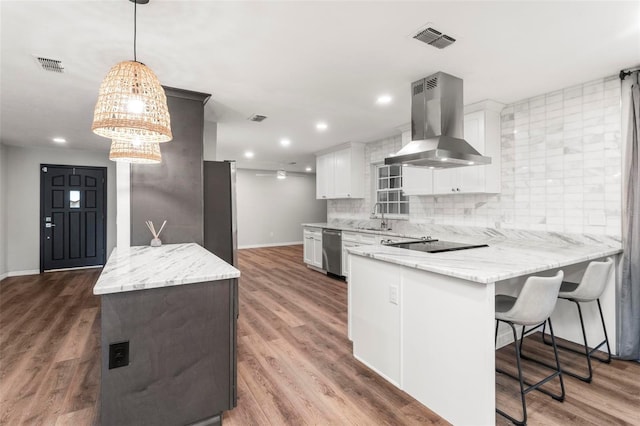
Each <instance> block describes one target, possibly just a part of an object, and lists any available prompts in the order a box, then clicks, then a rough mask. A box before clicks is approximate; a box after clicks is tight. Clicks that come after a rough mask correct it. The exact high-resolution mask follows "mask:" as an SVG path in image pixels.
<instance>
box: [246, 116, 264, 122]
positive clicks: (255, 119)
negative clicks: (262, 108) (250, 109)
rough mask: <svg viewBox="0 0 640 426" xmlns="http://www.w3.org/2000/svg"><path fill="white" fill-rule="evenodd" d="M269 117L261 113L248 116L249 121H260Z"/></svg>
mask: <svg viewBox="0 0 640 426" xmlns="http://www.w3.org/2000/svg"><path fill="white" fill-rule="evenodd" d="M266 119H267V116H266V115H260V114H253V115H252V116H251V117H249V118H248V120H249V121H255V122H257V123H260V122H261V121H264V120H266Z"/></svg>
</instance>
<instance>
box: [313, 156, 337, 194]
mask: <svg viewBox="0 0 640 426" xmlns="http://www.w3.org/2000/svg"><path fill="white" fill-rule="evenodd" d="M334 178H335V176H334V155H333V153H332V152H331V153H329V154H324V155H320V156H319V157H317V158H316V198H317V199H327V198H333V193H334V192H335V186H334Z"/></svg>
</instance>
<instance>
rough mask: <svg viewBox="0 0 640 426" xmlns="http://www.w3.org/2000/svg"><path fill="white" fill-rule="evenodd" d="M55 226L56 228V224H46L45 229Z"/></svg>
mask: <svg viewBox="0 0 640 426" xmlns="http://www.w3.org/2000/svg"><path fill="white" fill-rule="evenodd" d="M54 226H56V224H55V223H45V224H44V227H45V228H53V227H54Z"/></svg>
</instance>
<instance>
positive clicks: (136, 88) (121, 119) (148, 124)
mask: <svg viewBox="0 0 640 426" xmlns="http://www.w3.org/2000/svg"><path fill="white" fill-rule="evenodd" d="M91 130H93V132H94V133H95V134H97V135H100V136H104V137H105V138H109V139H117V140H121V141H131V142H133V141H139V142H168V141H170V140H171V139H172V138H173V135H172V134H171V123H170V118H169V109H168V108H167V97H166V95H165V94H164V89H163V88H162V86H161V85H160V81H159V80H158V78H157V77H156V75H155V74H154V73H153V71H151V69H150V68H149V67H147V66H146V65H145V64H143V63H140V62H136V61H123V62H120V63H119V64H116V65H115V66H113V67H112V68H111V70H109V73H108V74H107V76H106V77H105V79H104V80H103V81H102V84H101V85H100V91H99V92H98V102H97V103H96V108H95V110H94V112H93V124H92V126H91Z"/></svg>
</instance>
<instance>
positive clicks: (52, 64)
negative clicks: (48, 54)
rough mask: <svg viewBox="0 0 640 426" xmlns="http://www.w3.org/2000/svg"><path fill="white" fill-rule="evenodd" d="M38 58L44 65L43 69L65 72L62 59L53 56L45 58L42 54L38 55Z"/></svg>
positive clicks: (41, 64)
mask: <svg viewBox="0 0 640 426" xmlns="http://www.w3.org/2000/svg"><path fill="white" fill-rule="evenodd" d="M36 59H37V60H38V63H39V64H40V66H42V69H43V70H45V71H51V72H64V67H63V66H62V61H59V60H57V59H51V58H43V57H42V56H36Z"/></svg>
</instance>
